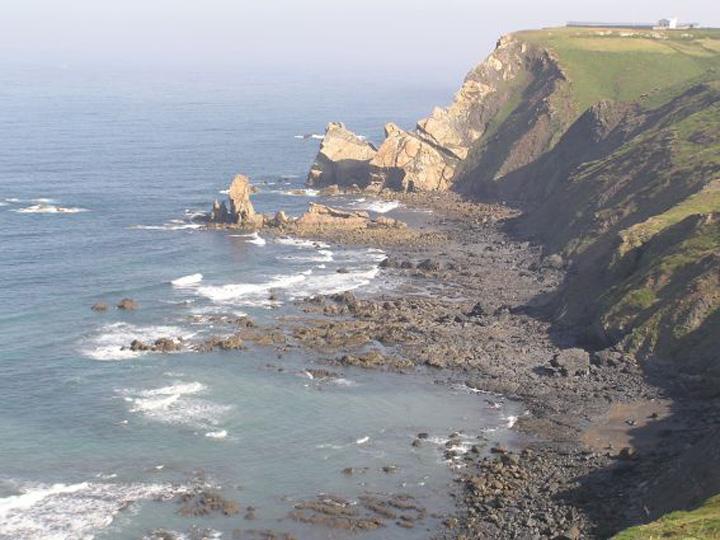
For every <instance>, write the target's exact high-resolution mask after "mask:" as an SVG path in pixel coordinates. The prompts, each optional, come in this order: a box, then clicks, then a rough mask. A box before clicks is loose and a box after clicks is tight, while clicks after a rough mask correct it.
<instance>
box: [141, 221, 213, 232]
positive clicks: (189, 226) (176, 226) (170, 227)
mask: <svg viewBox="0 0 720 540" xmlns="http://www.w3.org/2000/svg"><path fill="white" fill-rule="evenodd" d="M202 226H203V225H202V223H186V222H179V223H178V220H172V221H170V222H168V223H165V224H164V225H132V226H131V227H130V228H131V229H138V230H142V231H184V230H194V229H200V228H202Z"/></svg>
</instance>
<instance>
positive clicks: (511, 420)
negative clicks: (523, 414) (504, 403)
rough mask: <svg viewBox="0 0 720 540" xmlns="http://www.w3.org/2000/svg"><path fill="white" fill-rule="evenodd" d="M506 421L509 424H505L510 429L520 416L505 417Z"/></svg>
mask: <svg viewBox="0 0 720 540" xmlns="http://www.w3.org/2000/svg"><path fill="white" fill-rule="evenodd" d="M505 421H506V422H507V424H505V425H506V427H507V428H508V429H510V428H512V427H513V426H514V425H515V424H516V423H517V421H518V417H517V416H508V417H507V418H505Z"/></svg>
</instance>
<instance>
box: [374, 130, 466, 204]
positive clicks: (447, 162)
mask: <svg viewBox="0 0 720 540" xmlns="http://www.w3.org/2000/svg"><path fill="white" fill-rule="evenodd" d="M456 166H457V159H456V158H455V157H453V156H452V155H449V154H447V153H446V152H444V151H443V150H441V149H440V148H439V147H437V146H434V145H433V144H431V143H429V142H427V141H425V140H423V139H422V138H421V137H419V136H418V135H417V134H415V133H410V132H408V131H404V130H402V129H400V128H399V127H398V126H397V125H396V124H393V123H389V124H387V125H386V126H385V142H384V143H383V144H382V145H381V146H380V148H379V149H378V151H377V153H376V154H375V156H374V157H373V159H372V160H371V161H370V182H369V189H371V190H375V191H379V190H381V189H382V188H385V187H387V188H390V189H394V190H397V191H444V190H447V189H448V188H449V187H450V183H451V181H452V178H453V175H454V173H455V167H456Z"/></svg>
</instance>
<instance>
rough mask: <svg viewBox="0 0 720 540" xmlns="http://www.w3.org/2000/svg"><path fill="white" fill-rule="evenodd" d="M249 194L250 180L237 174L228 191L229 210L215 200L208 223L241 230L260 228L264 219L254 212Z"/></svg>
mask: <svg viewBox="0 0 720 540" xmlns="http://www.w3.org/2000/svg"><path fill="white" fill-rule="evenodd" d="M251 193H252V187H251V186H250V179H249V178H248V177H247V176H244V175H242V174H238V175H237V176H236V177H235V178H234V179H233V181H232V183H231V184H230V189H229V190H228V200H229V208H228V206H227V205H226V204H225V203H224V202H219V201H217V200H216V201H215V202H214V203H213V207H212V211H211V213H210V223H215V224H218V225H232V226H236V227H239V228H243V229H259V228H261V227H262V226H263V225H264V223H265V218H264V216H263V215H262V214H258V213H256V212H255V209H254V208H253V205H252V203H251V202H250V194H251Z"/></svg>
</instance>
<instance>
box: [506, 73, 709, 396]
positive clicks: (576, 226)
mask: <svg viewBox="0 0 720 540" xmlns="http://www.w3.org/2000/svg"><path fill="white" fill-rule="evenodd" d="M496 187H497V189H498V194H499V195H500V196H501V197H503V198H504V199H509V200H515V201H518V203H519V204H521V205H523V206H524V207H525V210H526V211H525V215H524V216H523V217H522V218H521V219H520V220H518V221H517V222H516V223H515V226H516V230H517V231H519V232H520V233H522V234H523V235H526V236H529V237H532V238H534V239H535V240H537V241H540V242H541V243H543V245H544V246H545V248H546V250H547V252H549V253H560V254H561V255H562V256H563V257H564V258H565V259H566V260H568V261H571V264H572V268H573V271H572V272H571V273H570V274H569V276H568V279H567V281H566V283H565V284H564V287H563V288H562V290H561V292H560V293H559V295H558V298H557V299H556V313H557V314H559V317H560V318H559V319H558V322H559V323H561V324H565V323H567V324H569V325H572V326H573V327H575V328H582V327H583V325H584V327H585V329H586V330H585V336H586V339H587V342H586V344H587V345H589V346H593V347H606V346H609V345H621V346H623V347H625V348H626V349H627V350H629V351H631V352H634V353H638V354H639V355H640V356H641V357H648V358H649V357H653V356H654V357H660V358H661V359H664V360H668V361H672V362H674V363H675V364H676V365H677V366H678V367H679V370H678V371H679V372H687V373H689V374H691V373H695V374H698V373H701V374H702V375H703V377H702V382H703V385H704V388H703V391H707V392H710V393H714V394H720V362H718V361H717V358H716V354H715V352H716V348H717V347H716V345H717V336H718V335H720V225H719V224H718V216H720V83H719V82H714V81H711V82H707V83H704V84H701V85H699V86H695V87H693V88H690V89H688V90H686V91H685V92H684V93H683V94H681V95H680V96H677V97H675V98H674V99H672V100H670V101H669V102H667V103H664V104H662V105H661V106H659V107H656V108H650V109H648V108H645V107H641V106H639V105H623V104H613V103H611V102H602V103H601V104H600V105H596V106H594V107H593V108H591V109H589V110H588V111H587V112H586V113H585V114H584V115H582V116H581V117H580V118H579V119H578V120H577V121H576V122H575V124H574V125H573V126H571V128H570V129H569V130H568V131H567V132H566V133H565V135H564V136H563V137H562V138H561V140H560V142H559V143H558V144H557V145H556V146H555V148H554V149H553V150H552V151H550V152H548V153H547V154H545V155H544V156H542V157H541V158H539V159H538V160H536V161H535V162H534V163H532V164H530V165H529V166H526V167H523V168H521V169H518V170H516V171H514V172H513V173H511V174H508V175H506V176H504V177H503V178H501V179H500V180H498V181H497V182H496Z"/></svg>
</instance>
